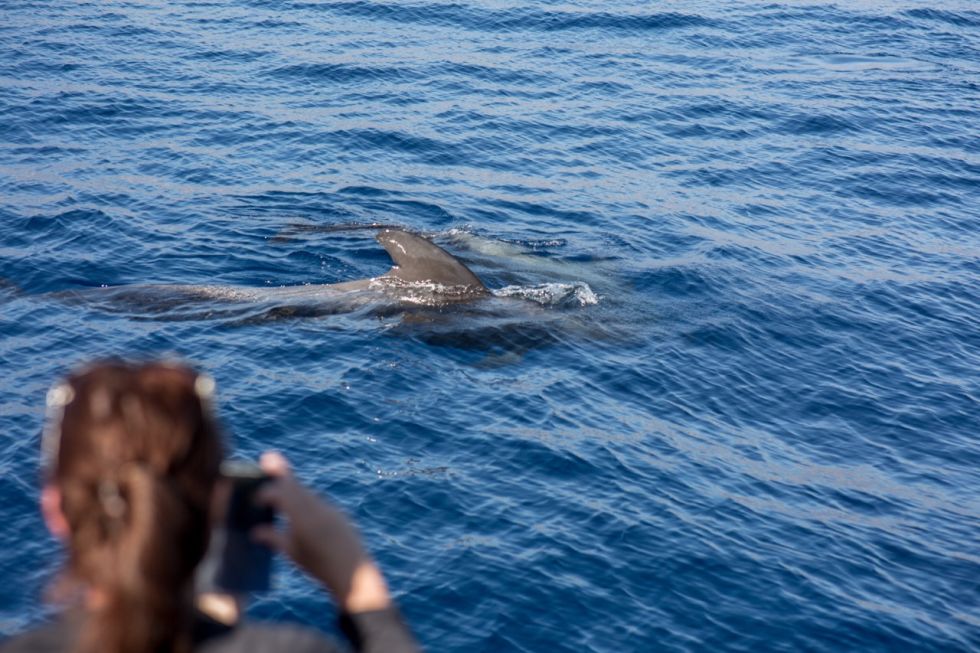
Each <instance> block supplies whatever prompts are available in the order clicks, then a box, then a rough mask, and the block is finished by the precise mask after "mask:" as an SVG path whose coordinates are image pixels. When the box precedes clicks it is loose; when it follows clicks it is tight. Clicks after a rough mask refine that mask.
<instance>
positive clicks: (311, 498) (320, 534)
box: [252, 452, 391, 613]
mask: <svg viewBox="0 0 980 653" xmlns="http://www.w3.org/2000/svg"><path fill="white" fill-rule="evenodd" d="M259 465H260V466H261V467H262V471H264V472H265V473H266V474H268V475H269V476H271V477H272V478H273V480H272V481H270V482H268V483H266V484H265V485H263V486H262V489H261V490H259V493H258V497H257V498H258V501H259V502H260V503H263V504H265V505H269V506H272V507H273V508H275V509H276V510H277V511H278V512H279V513H280V514H282V515H283V517H285V520H286V527H285V529H284V530H279V529H277V528H276V527H274V526H272V525H264V526H258V527H256V528H255V529H254V530H253V531H252V537H253V538H254V539H255V540H256V541H259V542H262V543H263V544H265V545H266V546H269V547H270V548H272V549H276V550H278V551H282V552H283V553H285V554H286V555H287V556H288V557H290V558H291V559H292V560H293V561H294V562H295V563H296V564H297V565H299V566H300V567H301V568H302V569H304V570H306V572H307V573H309V574H310V575H311V576H313V577H314V578H316V579H317V580H319V581H320V582H321V583H323V585H324V586H325V587H326V588H327V589H328V590H329V591H330V593H331V594H333V596H334V598H335V599H336V601H337V602H338V604H339V607H340V608H341V610H343V611H344V612H349V613H357V612H367V611H370V610H381V609H384V608H387V607H388V606H389V605H390V604H391V598H390V596H389V594H388V586H387V584H386V583H385V579H384V576H382V574H381V570H380V569H378V566H377V565H376V564H375V563H374V561H373V560H372V559H371V556H370V555H369V554H368V552H367V551H366V550H365V549H364V546H363V545H362V544H361V539H360V537H359V536H358V534H357V530H356V529H355V528H354V525H353V524H352V523H351V521H350V520H349V519H348V518H347V517H346V516H345V515H344V514H343V513H342V512H341V511H340V510H338V509H337V508H335V507H333V506H332V505H330V504H329V503H327V502H326V501H324V500H323V499H321V498H320V497H318V496H317V495H316V494H314V493H313V492H311V491H310V490H308V489H307V488H306V487H304V486H303V485H301V484H300V483H299V482H298V481H297V480H296V479H295V478H294V477H293V475H292V473H291V472H290V470H289V463H288V462H287V461H286V458H285V457H283V455H282V454H280V453H277V452H266V453H264V454H262V458H261V459H260V461H259Z"/></svg>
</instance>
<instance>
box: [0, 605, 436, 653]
mask: <svg viewBox="0 0 980 653" xmlns="http://www.w3.org/2000/svg"><path fill="white" fill-rule="evenodd" d="M78 626H79V624H78V622H77V620H73V619H72V618H71V617H69V616H62V617H61V618H60V619H58V620H57V621H53V622H51V623H49V624H45V625H43V626H40V627H38V628H35V629H34V630H30V631H28V632H26V633H24V634H22V635H19V636H17V637H15V638H13V639H11V640H9V641H7V642H4V643H3V644H2V645H0V651H2V653H70V651H71V650H72V648H73V647H74V645H75V642H76V641H77V635H78ZM340 627H341V630H342V631H343V633H344V634H345V635H346V636H347V637H348V638H349V639H350V640H351V644H352V645H353V647H354V650H355V651H357V652H358V653H417V652H418V647H417V645H416V644H415V640H414V639H413V638H412V635H411V633H409V631H408V628H407V627H406V626H405V623H404V622H403V621H402V619H401V615H400V614H399V612H398V609H397V608H395V607H391V608H388V609H387V610H377V611H375V612H362V613H360V614H357V615H346V614H345V615H343V616H342V617H341V618H340ZM191 632H192V639H193V641H194V652H195V653H269V652H272V653H341V652H342V651H344V650H345V648H344V647H341V646H339V645H338V644H337V643H336V642H334V641H332V640H330V639H328V638H327V637H325V636H323V635H321V634H320V633H319V632H317V631H315V630H311V629H309V628H303V627H302V626H296V625H292V624H267V623H249V622H244V623H240V624H237V625H235V626H226V625H224V624H221V623H219V622H217V621H213V620H212V619H209V618H208V617H205V616H204V615H200V614H198V615H197V617H196V619H195V622H194V626H193V628H192V631H191Z"/></svg>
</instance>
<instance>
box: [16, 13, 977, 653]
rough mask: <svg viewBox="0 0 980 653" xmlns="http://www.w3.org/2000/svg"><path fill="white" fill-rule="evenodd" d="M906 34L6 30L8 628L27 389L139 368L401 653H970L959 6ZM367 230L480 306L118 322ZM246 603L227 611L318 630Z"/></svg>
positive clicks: (404, 28) (677, 28) (183, 312)
mask: <svg viewBox="0 0 980 653" xmlns="http://www.w3.org/2000/svg"><path fill="white" fill-rule="evenodd" d="M941 4H942V5H943V8H941V9H936V8H926V4H925V3H919V2H912V1H900V0H894V1H881V2H860V3H840V4H836V5H835V4H830V3H823V2H803V3H792V4H768V3H755V2H744V3H726V2H703V1H695V2H659V3H653V2H646V3H641V2H626V1H624V0H614V1H613V2H592V1H582V0H571V1H570V2H537V3H517V2H510V1H508V0H476V1H474V2H466V3H450V2H443V3H440V2H424V1H422V2H394V1H392V2H377V1H374V0H353V1H336V2H271V1H266V0H255V1H245V0H237V1H230V2H186V1H185V2H180V1H177V2H167V3H163V2H159V3H144V2H88V3H85V2H20V1H18V0H5V1H4V2H3V4H2V5H0V337H2V339H0V373H2V381H0V411H2V412H0V426H2V440H0V470H2V474H0V506H2V507H0V523H2V524H3V528H2V529H0V583H2V585H3V587H4V591H3V592H2V593H0V632H2V633H4V634H10V633H12V632H15V631H17V630H19V629H21V628H23V627H25V626H26V625H27V624H29V623H31V622H33V621H36V620H37V619H40V618H41V617H42V616H43V615H44V613H45V611H46V610H47V608H46V607H45V603H44V600H43V597H42V593H43V588H44V585H45V583H46V582H47V581H48V580H49V579H50V578H51V575H52V574H53V572H54V569H55V567H56V565H57V563H58V559H59V554H58V551H57V547H56V546H55V544H54V542H53V541H52V540H50V539H49V538H48V537H47V536H46V534H45V532H44V528H43V526H42V524H41V521H40V519H39V517H38V515H37V510H36V509H35V504H36V501H37V489H36V478H37V451H38V433H39V430H40V427H41V422H42V416H43V400H44V394H45V391H46V389H47V387H48V385H49V384H50V383H51V382H52V381H53V380H54V379H55V378H57V377H58V376H59V375H61V374H63V373H64V372H65V371H66V370H67V369H69V368H70V367H71V366H72V365H73V364H75V363H77V362H80V361H84V360H88V359H91V358H93V357H97V356H104V355H109V354H137V355H160V354H168V355H170V354H173V355H179V356H181V357H184V358H186V359H189V360H192V361H196V362H197V363H199V364H200V365H202V366H203V367H204V368H206V369H207V370H209V371H210V372H211V373H212V374H213V375H214V376H215V377H216V378H217V381H218V385H219V398H220V409H221V414H222V416H223V419H224V422H225V424H226V426H227V428H228V431H229V432H230V433H231V434H232V435H233V438H234V444H235V446H236V448H237V449H238V451H239V452H241V453H244V454H246V455H255V454H257V453H258V452H259V451H261V450H263V449H266V448H278V449H281V450H283V451H285V452H286V453H287V455H288V456H289V457H290V458H291V459H292V461H293V462H294V464H295V466H296V468H297V469H298V471H299V474H300V475H301V476H302V477H303V478H304V479H306V480H307V481H309V482H310V483H312V484H313V485H314V486H315V487H316V488H317V489H318V490H320V491H322V492H324V493H328V494H330V495H331V496H333V497H334V498H335V499H336V500H337V501H338V502H340V503H341V504H342V505H343V506H345V507H346V508H347V509H348V510H349V511H350V512H351V513H353V514H354V515H355V516H356V518H357V520H358V522H359V523H360V524H361V526H362V527H363V529H364V532H365V536H366V539H367V540H368V542H369V544H370V546H371V548H372V549H373V550H374V551H375V552H376V554H377V557H378V558H379V559H380V561H381V563H382V565H383V566H384V568H385V569H386V570H387V571H388V572H389V574H390V577H391V582H392V585H393V587H394V588H395V589H396V591H397V594H398V597H399V600H400V602H401V605H402V606H403V609H404V612H405V613H406V615H407V616H408V618H409V620H410V622H411V623H412V625H413V627H414V629H415V630H416V632H417V633H418V636H419V638H420V639H421V640H422V642H423V643H424V644H425V645H426V646H427V647H428V649H429V650H431V651H446V652H464V651H466V652H470V651H528V652H531V651H533V652H541V653H544V652H554V651H596V652H610V653H611V652H614V651H615V652H619V651H654V650H658V651H715V650H746V651H769V650H772V651H776V650H779V651H804V650H806V651H828V652H836V651H898V650H902V651H909V650H950V651H966V650H970V649H973V650H977V649H978V648H980V589H978V582H980V580H978V579H980V444H978V433H980V429H978V422H980V419H978V408H980V406H978V398H980V375H978V371H977V370H978V368H980V321H978V315H980V290H978V288H980V238H978V231H980V228H978V227H980V225H978V216H980V190H978V189H980V127H978V125H980V9H978V7H977V5H976V4H975V3H973V2H968V1H966V0H953V1H951V2H946V3H941ZM368 223H385V224H395V225H401V226H404V227H406V228H408V229H411V230H414V231H418V232H421V233H424V234H427V235H428V236H430V237H431V238H433V239H434V240H435V242H437V243H439V244H440V245H442V246H443V247H445V248H446V249H447V250H449V251H451V252H453V253H454V254H456V255H458V256H459V257H460V258H461V259H462V260H464V261H465V262H466V263H467V264H469V265H470V266H471V267H472V268H473V270H474V271H475V272H476V273H477V274H478V275H480V276H481V278H483V279H484V280H485V281H486V283H487V285H488V286H489V287H491V288H492V289H494V290H495V291H496V295H497V296H496V297H493V298H490V299H487V300H483V301H480V302H473V303H470V304H464V305H457V306H451V307H429V306H422V305H408V306H394V307H392V306H384V307H378V306H375V305H372V304H371V302H366V303H359V302H352V303H350V304H341V305H338V304H336V303H334V304H328V305H323V304H322V303H318V302H317V301H315V300H309V301H305V300H304V301H298V302H287V303H277V302H275V301H271V302H270V301H264V302H247V301H246V302H235V301H225V300H223V299H220V298H215V299H213V300H206V301H200V300H199V301H179V300H178V299H179V298H178V299H174V297H169V296H165V295H164V296H162V295H161V294H160V293H159V292H158V290H154V289H153V288H148V287H147V286H151V285H155V284H198V285H200V284H211V285H239V286H249V287H258V288H267V287H277V286H281V285H303V284H319V283H330V282H337V281H344V280H348V279H354V278H360V277H367V276H372V275H376V274H379V273H381V272H383V271H384V270H386V269H387V267H388V265H389V261H388V258H387V256H386V254H385V253H384V251H383V250H382V249H381V248H380V247H379V246H378V245H377V244H376V243H375V242H374V241H373V240H372V233H371V232H370V231H365V230H353V231H338V230H336V229H334V228H333V227H335V226H337V225H346V224H362V225H363V224H368ZM103 286H110V287H111V288H102V287H103ZM118 286H123V288H118ZM277 573H278V577H277V587H276V589H275V591H274V592H273V593H271V594H269V595H268V596H265V597H263V598H261V599H260V600H259V601H258V602H257V603H256V605H255V606H254V609H253V611H254V612H255V614H256V615H257V616H262V617H279V618H288V619H297V620H301V621H305V622H308V623H315V624H318V625H319V626H320V627H322V628H324V629H327V630H329V629H330V628H331V620H330V617H329V611H330V608H329V603H328V601H327V599H326V598H325V596H324V595H323V594H321V593H320V592H319V591H318V590H317V589H316V588H315V587H313V586H312V585H311V584H310V583H309V582H307V581H306V580H304V579H303V578H301V577H300V576H299V575H298V574H297V573H296V572H294V571H292V570H290V569H289V568H288V567H286V566H285V565H282V566H281V567H280V568H279V570H278V572H277Z"/></svg>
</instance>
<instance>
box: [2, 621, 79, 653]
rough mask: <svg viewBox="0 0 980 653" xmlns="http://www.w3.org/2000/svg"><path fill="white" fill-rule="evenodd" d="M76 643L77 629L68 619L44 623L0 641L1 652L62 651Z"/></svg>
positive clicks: (37, 652) (32, 652)
mask: <svg viewBox="0 0 980 653" xmlns="http://www.w3.org/2000/svg"><path fill="white" fill-rule="evenodd" d="M74 645H75V631H74V629H73V628H72V625H71V624H70V623H69V621H68V619H66V618H64V617H62V618H60V619H58V620H56V621H52V622H49V623H46V624H42V625H40V626H37V627H36V628H33V629H31V630H28V631H27V632H24V633H21V634H20V635H16V636H14V637H12V638H10V639H8V640H5V641H4V642H2V643H0V653H27V652H28V651H30V653H62V652H64V651H69V650H71V648H72V647H73V646H74Z"/></svg>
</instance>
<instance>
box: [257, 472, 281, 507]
mask: <svg viewBox="0 0 980 653" xmlns="http://www.w3.org/2000/svg"><path fill="white" fill-rule="evenodd" d="M255 503H257V504H259V505H260V506H270V507H272V508H275V509H276V510H279V511H282V509H283V503H284V498H283V487H282V481H281V480H278V479H276V480H272V481H267V482H265V483H263V484H262V485H261V487H259V489H258V490H256V491H255Z"/></svg>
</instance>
